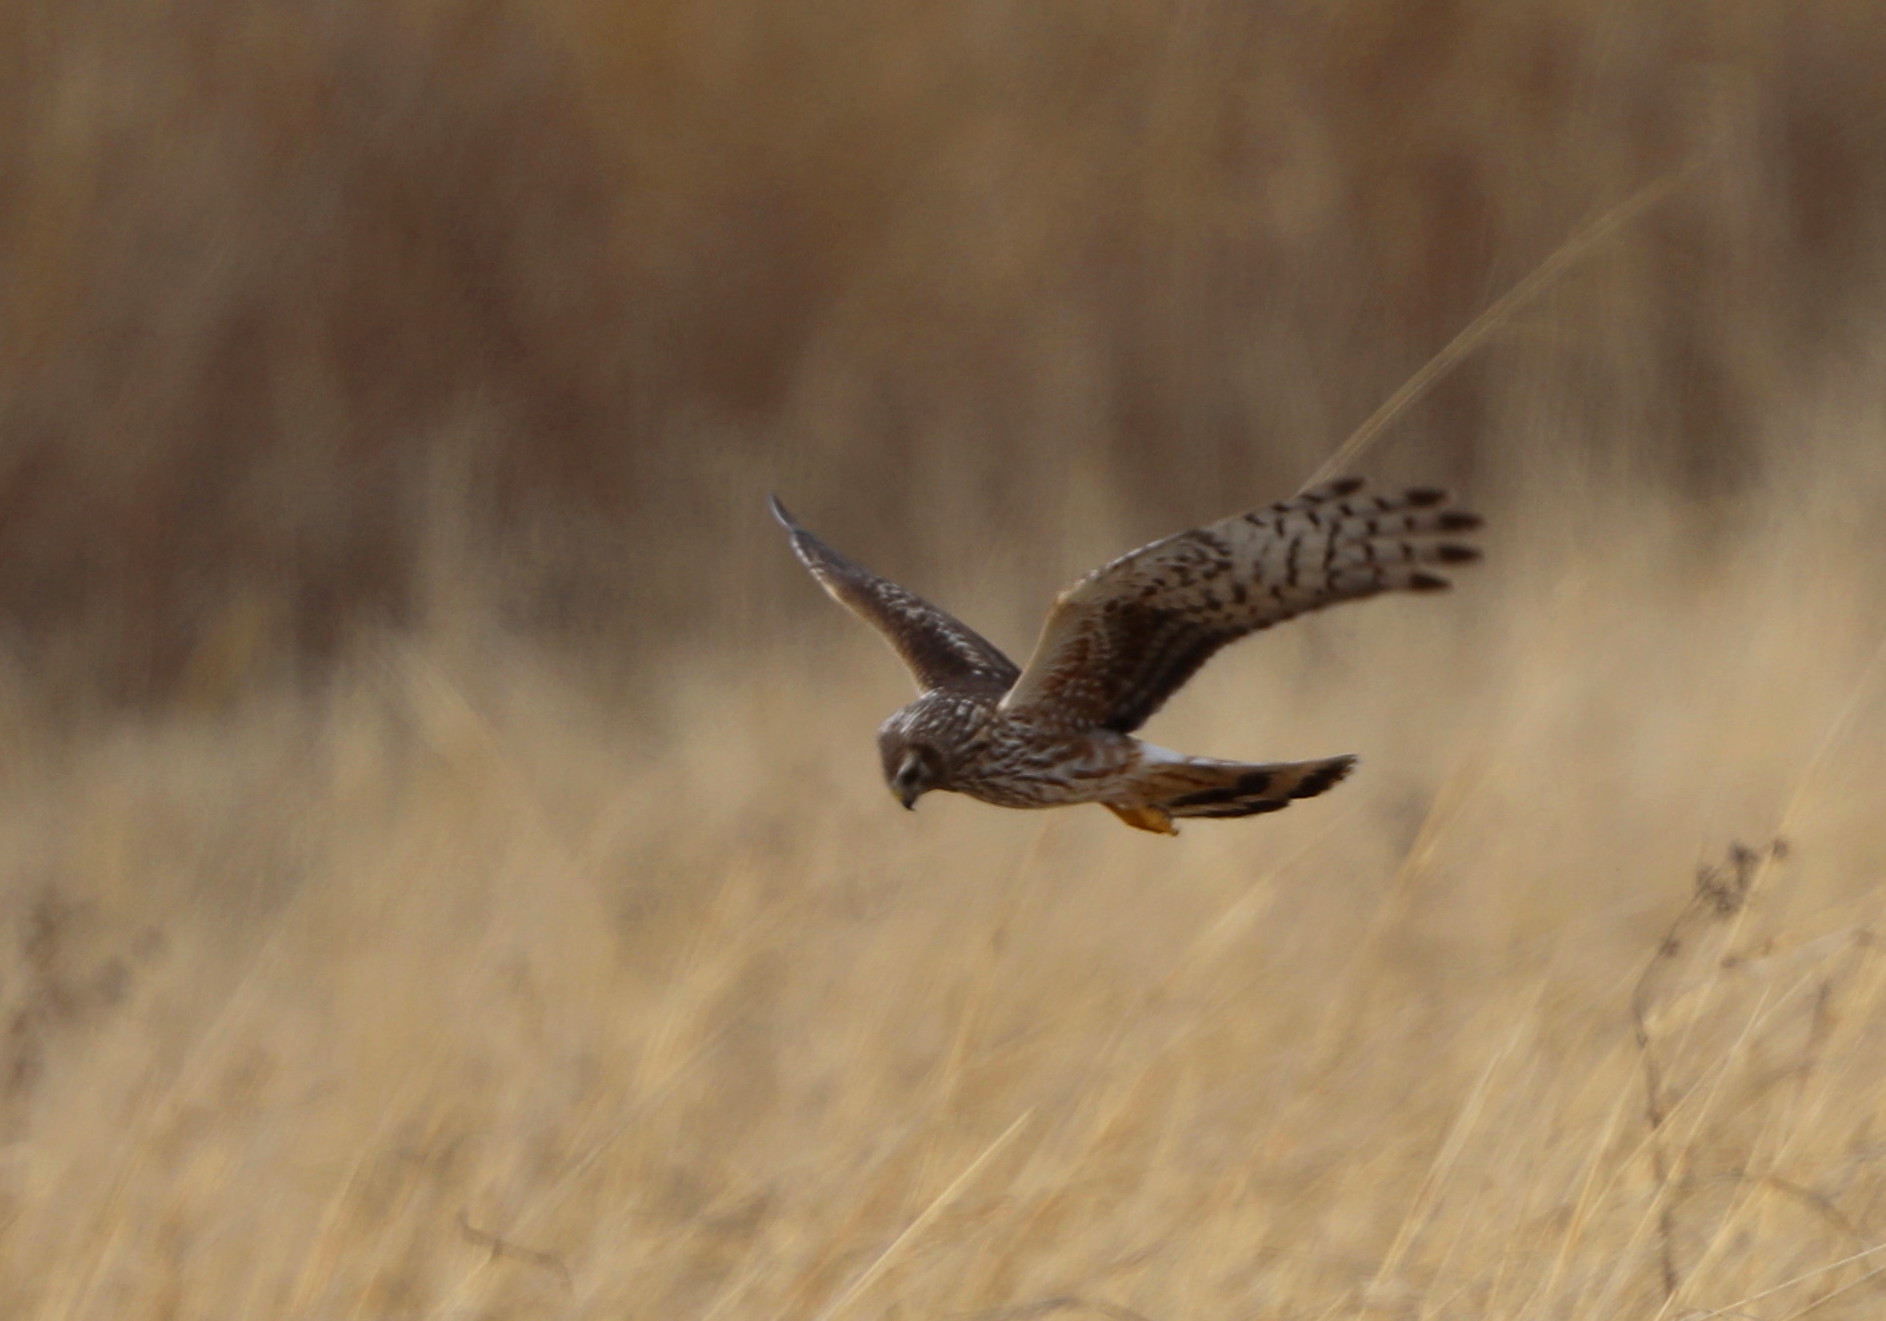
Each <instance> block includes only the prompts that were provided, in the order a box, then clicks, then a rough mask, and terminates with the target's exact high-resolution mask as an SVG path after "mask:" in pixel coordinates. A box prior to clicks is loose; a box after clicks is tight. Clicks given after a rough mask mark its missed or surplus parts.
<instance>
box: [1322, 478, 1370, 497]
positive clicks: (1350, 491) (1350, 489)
mask: <svg viewBox="0 0 1886 1321" xmlns="http://www.w3.org/2000/svg"><path fill="white" fill-rule="evenodd" d="M1363 485H1364V482H1363V479H1362V478H1360V477H1338V478H1337V479H1336V480H1335V481H1333V482H1329V483H1327V484H1326V485H1325V486H1324V487H1323V491H1324V492H1325V493H1326V494H1329V495H1334V496H1344V495H1354V494H1355V493H1356V492H1357V491H1360V490H1361V489H1362V487H1363Z"/></svg>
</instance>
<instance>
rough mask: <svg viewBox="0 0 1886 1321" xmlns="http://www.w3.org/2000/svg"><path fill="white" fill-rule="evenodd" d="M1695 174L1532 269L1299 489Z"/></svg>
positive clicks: (1675, 178) (1333, 471)
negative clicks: (1563, 274)
mask: <svg viewBox="0 0 1886 1321" xmlns="http://www.w3.org/2000/svg"><path fill="white" fill-rule="evenodd" d="M1695 169H1696V164H1695V163H1694V162H1692V163H1691V164H1689V165H1685V166H1682V167H1680V168H1678V169H1675V170H1672V171H1670V172H1669V173H1668V174H1665V175H1662V176H1661V177H1659V178H1658V179H1656V180H1655V181H1654V182H1652V183H1649V184H1647V185H1645V186H1644V187H1643V188H1640V189H1639V190H1638V191H1637V192H1635V193H1633V194H1632V195H1631V196H1629V197H1627V198H1625V199H1624V200H1623V201H1622V202H1619V203H1618V204H1617V205H1616V206H1614V207H1612V208H1611V209H1610V210H1609V211H1606V212H1605V213H1604V214H1603V215H1601V216H1599V217H1598V219H1597V220H1595V221H1593V222H1592V223H1591V224H1590V225H1588V226H1587V227H1586V228H1585V229H1583V230H1582V231H1580V232H1579V233H1577V234H1574V235H1573V236H1572V237H1571V238H1570V239H1567V240H1566V241H1565V242H1564V243H1563V244H1561V245H1560V246H1559V248H1558V249H1557V250H1556V251H1555V252H1553V254H1552V255H1551V256H1549V257H1547V258H1546V259H1545V260H1544V261H1542V262H1540V263H1539V265H1538V266H1536V267H1534V268H1533V270H1532V272H1531V274H1529V275H1527V276H1526V278H1525V279H1523V280H1521V281H1520V282H1519V283H1518V284H1516V285H1514V286H1513V287H1512V288H1511V289H1508V290H1507V291H1506V292H1505V293H1504V294H1503V295H1501V296H1500V298H1499V299H1498V301H1496V302H1495V303H1494V304H1493V305H1492V306H1491V307H1489V308H1487V309H1486V310H1485V311H1484V312H1482V313H1481V314H1480V315H1479V316H1477V317H1475V318H1474V319H1473V320H1472V321H1470V322H1468V323H1467V326H1466V328H1465V329H1464V330H1462V331H1461V332H1460V333H1459V334H1458V335H1456V336H1454V338H1453V339H1451V340H1449V341H1448V342H1447V346H1446V347H1445V348H1443V349H1442V350H1441V351H1440V352H1439V353H1437V354H1435V355H1434V356H1433V357H1432V358H1430V359H1428V361H1427V364H1426V365H1425V366H1424V367H1422V368H1421V370H1420V371H1418V372H1416V373H1415V374H1414V375H1413V376H1410V377H1409V378H1408V379H1407V380H1406V381H1404V382H1402V385H1401V388H1400V389H1398V390H1396V391H1395V392H1394V393H1393V394H1391V395H1389V397H1388V398H1387V399H1385V400H1383V401H1382V404H1381V407H1379V408H1377V409H1376V410H1375V411H1374V412H1373V413H1371V414H1369V416H1368V417H1367V419H1365V420H1364V421H1363V423H1362V425H1361V426H1359V427H1357V428H1356V429H1355V430H1354V431H1353V432H1351V433H1350V435H1349V439H1347V440H1345V441H1344V442H1343V443H1342V444H1340V445H1338V446H1337V447H1336V450H1335V452H1334V453H1332V454H1331V455H1330V456H1329V457H1328V458H1327V459H1325V460H1323V463H1322V466H1320V467H1319V468H1317V470H1316V471H1315V472H1314V473H1312V474H1310V478H1309V480H1308V481H1306V482H1305V483H1304V485H1305V486H1306V487H1307V486H1315V485H1316V484H1317V483H1318V482H1326V481H1328V480H1329V479H1330V478H1332V477H1336V476H1339V475H1340V474H1342V473H1343V472H1344V471H1345V470H1346V469H1347V468H1348V466H1349V465H1350V464H1351V463H1353V462H1355V461H1356V460H1357V459H1358V458H1360V457H1361V456H1362V453H1363V451H1364V450H1366V449H1368V447H1369V446H1370V445H1372V444H1374V443H1375V440H1376V437H1378V436H1380V435H1381V434H1382V432H1383V431H1385V430H1387V428H1388V424H1389V423H1391V422H1393V421H1394V420H1395V419H1396V418H1397V417H1399V416H1401V414H1402V411H1403V410H1404V409H1406V408H1407V407H1408V405H1410V404H1412V403H1413V402H1414V401H1415V400H1417V399H1419V398H1420V397H1421V396H1422V395H1424V394H1426V393H1427V392H1428V390H1429V389H1430V388H1431V387H1432V386H1433V385H1434V384H1435V383H1436V382H1437V381H1439V380H1440V379H1441V378H1442V377H1443V376H1445V375H1447V373H1448V372H1450V371H1452V370H1453V369H1454V366H1455V364H1457V363H1458V362H1459V361H1460V360H1461V359H1462V358H1464V357H1466V356H1467V355H1468V354H1469V353H1472V352H1473V351H1474V350H1475V349H1477V348H1479V347H1480V346H1481V345H1482V344H1484V343H1485V342H1486V340H1487V337H1488V336H1489V335H1491V334H1492V333H1493V332H1494V331H1495V330H1497V329H1499V327H1500V326H1501V324H1502V323H1504V322H1505V321H1506V319H1507V318H1508V317H1510V316H1512V314H1513V313H1514V312H1515V311H1517V310H1518V308H1519V307H1520V305H1521V304H1523V303H1524V302H1525V301H1526V300H1527V299H1529V298H1531V297H1532V296H1533V295H1534V294H1536V293H1538V292H1539V290H1541V289H1543V288H1544V287H1545V286H1546V285H1547V284H1550V283H1551V282H1552V281H1553V280H1555V279H1557V278H1558V276H1559V274H1560V273H1561V272H1563V271H1564V270H1565V269H1566V268H1567V267H1569V266H1570V265H1571V264H1572V263H1573V262H1575V261H1577V260H1578V259H1579V258H1580V257H1582V256H1584V255H1585V254H1586V253H1587V252H1589V251H1591V249H1592V248H1594V247H1596V246H1597V245H1598V244H1599V243H1601V242H1602V241H1603V240H1605V239H1606V238H1609V237H1610V236H1611V235H1612V234H1614V233H1616V232H1617V230H1618V229H1620V228H1621V227H1623V226H1624V225H1626V224H1628V223H1629V222H1630V221H1632V220H1635V219H1636V218H1637V217H1638V216H1640V215H1642V214H1643V213H1644V212H1646V211H1648V210H1649V209H1650V208H1652V207H1654V206H1656V205H1657V204H1658V203H1659V202H1661V201H1663V200H1664V199H1665V198H1667V197H1669V196H1670V195H1671V194H1673V193H1675V192H1676V191H1677V190H1678V189H1679V188H1680V187H1681V186H1682V185H1683V184H1684V183H1686V182H1687V181H1688V180H1689V178H1690V176H1691V174H1692V173H1694V171H1695Z"/></svg>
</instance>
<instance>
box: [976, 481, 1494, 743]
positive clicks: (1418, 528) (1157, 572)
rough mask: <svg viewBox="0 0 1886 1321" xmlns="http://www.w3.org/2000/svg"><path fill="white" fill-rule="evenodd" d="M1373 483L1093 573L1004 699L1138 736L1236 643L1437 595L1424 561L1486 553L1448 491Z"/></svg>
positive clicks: (1065, 604)
mask: <svg viewBox="0 0 1886 1321" xmlns="http://www.w3.org/2000/svg"><path fill="white" fill-rule="evenodd" d="M1361 489H1362V482H1361V480H1360V479H1357V478H1345V479H1342V480H1340V481H1334V482H1330V483H1328V484H1327V485H1324V486H1319V487H1315V488H1313V489H1311V490H1308V491H1305V492H1304V493H1303V494H1301V495H1299V496H1297V497H1296V498H1295V499H1292V500H1284V501H1280V502H1279V503H1277V504H1274V505H1271V506H1270V507H1269V508H1267V509H1259V510H1256V511H1254V512H1252V513H1249V514H1243V515H1240V516H1238V517H1236V518H1227V519H1224V520H1223V521H1221V522H1217V523H1211V524H1208V525H1207V526H1205V527H1201V528H1194V529H1192V530H1191V531H1189V532H1180V533H1178V534H1176V535H1174V536H1170V537H1166V538H1165V539H1163V540H1161V541H1155V542H1153V543H1152V544H1151V545H1150V546H1142V547H1141V548H1140V549H1138V550H1136V551H1134V552H1132V553H1131V554H1129V555H1123V556H1121V557H1120V558H1119V559H1117V560H1115V561H1113V562H1112V563H1111V564H1107V565H1104V566H1102V567H1101V568H1099V569H1096V570H1094V572H1092V573H1090V574H1088V575H1087V576H1086V577H1085V578H1083V579H1081V580H1080V581H1079V582H1077V583H1075V584H1074V585H1073V586H1072V587H1070V588H1068V590H1067V591H1065V592H1063V593H1061V596H1060V598H1059V599H1058V600H1057V601H1056V602H1055V603H1054V608H1053V609H1052V610H1051V611H1049V613H1048V620H1047V623H1046V624H1045V625H1044V626H1043V627H1042V632H1041V641H1040V642H1039V643H1038V644H1036V647H1035V654H1034V656H1033V657H1032V658H1031V659H1030V660H1029V662H1028V667H1027V669H1026V670H1024V671H1023V673H1022V677H1021V679H1020V680H1019V681H1018V682H1017V683H1016V685H1015V687H1014V688H1013V689H1012V690H1011V691H1010V692H1009V694H1008V696H1007V697H1006V698H1005V699H1003V703H1002V705H1003V708H1004V709H1005V710H1011V711H1021V710H1028V711H1032V712H1034V713H1035V714H1037V715H1038V716H1045V717H1051V718H1053V719H1054V720H1055V721H1056V722H1057V723H1066V724H1069V725H1073V726H1076V727H1091V726H1101V727H1104V728H1107V729H1113V730H1118V731H1120V732H1121V733H1126V732H1128V731H1130V730H1134V729H1137V728H1139V726H1140V725H1142V724H1144V723H1145V722H1146V720H1147V719H1148V718H1149V717H1150V716H1151V715H1152V714H1153V712H1155V711H1157V710H1158V709H1159V708H1160V706H1162V705H1163V704H1164V703H1165V701H1166V699H1167V698H1168V697H1170V696H1172V694H1173V693H1175V692H1177V691H1178V689H1179V687H1180V685H1182V684H1183V683H1184V682H1185V681H1186V680H1187V679H1189V678H1191V677H1192V676H1193V675H1194V674H1195V673H1197V672H1198V668H1199V666H1201V665H1203V664H1204V663H1205V662H1206V661H1207V660H1208V659H1210V657H1211V655H1212V653H1214V652H1216V651H1217V650H1218V649H1219V648H1220V647H1222V646H1224V645H1225V644H1226V643H1228V642H1232V641H1235V640H1236V639H1238V638H1241V637H1243V636H1245V635H1246V634H1247V633H1255V632H1256V631H1257V630H1259V629H1262V628H1269V627H1270V626H1271V625H1272V624H1276V623H1281V622H1282V621H1283V620H1286V619H1289V618H1291V617H1292V616H1295V615H1300V614H1303V613H1304V612H1305V611H1308V610H1317V609H1320V608H1322V607H1323V606H1326V605H1334V604H1335V603H1336V602H1338V601H1355V600H1360V599H1362V598H1363V597H1368V596H1374V595H1376V594H1377V593H1378V592H1389V591H1397V590H1400V591H1416V592H1424V591H1438V590H1441V589H1443V588H1446V587H1448V586H1449V585H1450V584H1449V583H1448V581H1447V579H1446V578H1444V577H1442V576H1441V575H1440V574H1438V573H1436V572H1434V571H1433V570H1432V569H1430V568H1427V567H1425V566H1428V565H1434V564H1462V563H1466V562H1467V561H1469V560H1476V559H1479V558H1480V552H1479V550H1478V549H1476V548H1475V547H1473V546H1470V545H1465V544H1463V543H1461V542H1458V541H1449V540H1445V539H1444V538H1445V536H1446V534H1448V533H1456V532H1468V531H1471V530H1472V529H1474V528H1477V527H1479V526H1480V519H1479V517H1478V516H1477V515H1474V514H1469V513H1467V512H1465V511H1464V510H1459V509H1450V508H1448V507H1447V503H1448V499H1449V497H1448V495H1447V493H1446V492H1445V491H1436V490H1431V489H1427V488H1418V489H1415V490H1409V491H1403V492H1401V493H1400V494H1398V495H1374V496H1370V495H1359V494H1358V492H1360V491H1361Z"/></svg>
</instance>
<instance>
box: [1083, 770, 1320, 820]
mask: <svg viewBox="0 0 1886 1321" xmlns="http://www.w3.org/2000/svg"><path fill="white" fill-rule="evenodd" d="M1355 764H1356V759H1355V758H1354V757H1349V756H1344V757H1323V758H1319V759H1318V760H1316V761H1284V762H1268V763H1263V764H1256V763H1251V762H1240V761H1212V760H1210V759H1208V758H1204V757H1188V758H1185V759H1183V760H1179V761H1157V762H1153V763H1151V764H1149V765H1148V766H1147V767H1146V768H1145V769H1144V770H1143V771H1141V772H1140V773H1139V774H1138V775H1136V776H1134V778H1133V780H1132V783H1131V785H1130V786H1129V787H1130V790H1131V792H1132V795H1133V799H1134V801H1133V803H1132V804H1131V805H1118V804H1114V803H1108V804H1107V806H1108V807H1109V808H1111V809H1112V811H1113V813H1114V815H1116V816H1118V817H1119V818H1120V819H1121V820H1122V821H1124V822H1126V823H1127V824H1128V825H1129V826H1134V827H1137V828H1138V829H1140V830H1150V831H1152V832H1154V833H1155V834H1160V835H1176V834H1177V833H1178V827H1177V826H1175V825H1173V822H1174V821H1175V820H1178V819H1182V818H1188V817H1219V818H1223V817H1240V816H1257V815H1258V814H1260V813H1263V812H1280V811H1282V810H1283V809H1284V808H1286V807H1288V806H1290V804H1291V803H1293V802H1295V801H1296V800H1297V799H1299V798H1314V797H1316V796H1317V795H1318V794H1320V793H1323V792H1325V791H1326V790H1329V789H1331V788H1334V787H1335V786H1336V785H1337V784H1338V783H1340V782H1341V781H1342V779H1343V777H1344V776H1346V775H1348V774H1349V772H1350V770H1351V769H1352V768H1353V767H1354V766H1355Z"/></svg>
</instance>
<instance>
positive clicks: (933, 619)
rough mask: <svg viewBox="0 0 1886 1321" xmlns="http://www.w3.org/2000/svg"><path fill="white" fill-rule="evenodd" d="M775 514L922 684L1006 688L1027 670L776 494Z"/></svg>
mask: <svg viewBox="0 0 1886 1321" xmlns="http://www.w3.org/2000/svg"><path fill="white" fill-rule="evenodd" d="M773 517H775V518H777V519H778V520H779V521H780V522H781V523H783V524H784V525H785V527H786V530H787V531H788V532H790V533H791V534H792V548H793V550H794V551H795V552H797V554H798V556H799V562H800V563H801V564H803V565H805V566H806V568H808V569H810V570H812V576H813V577H814V578H817V579H818V580H819V585H820V586H821V587H823V588H824V589H825V590H826V592H828V593H829V594H830V595H831V597H832V599H833V600H835V601H837V602H839V604H841V605H843V606H845V607H847V608H848V609H850V611H851V612H852V613H853V614H855V615H857V616H858V617H859V618H860V619H862V620H864V621H865V623H867V624H870V625H871V626H872V627H874V628H876V629H877V631H878V632H880V633H882V634H883V635H884V638H885V640H886V641H887V642H889V643H890V644H891V646H892V647H893V648H894V649H895V650H896V652H897V654H898V655H899V656H901V657H903V658H904V664H905V665H907V666H909V667H910V672H911V674H912V675H914V676H915V677H916V680H917V684H918V686H919V687H920V688H922V689H924V690H925V691H928V690H929V689H932V688H972V689H992V690H993V691H995V692H998V693H1001V692H1006V691H1008V689H1009V688H1010V687H1011V686H1012V685H1013V684H1014V682H1015V680H1016V678H1017V676H1019V675H1020V673H1021V671H1020V670H1018V669H1016V667H1015V662H1014V661H1012V660H1010V659H1009V658H1008V657H1007V656H1004V655H1003V654H1002V653H1001V652H1000V651H999V650H998V649H997V648H996V647H995V645H994V644H993V643H991V642H990V641H988V639H986V638H984V637H982V636H981V635H980V634H978V633H977V632H976V631H975V630H974V629H972V628H970V627H969V626H968V625H966V624H964V623H962V622H961V621H960V620H958V619H956V618H955V617H953V616H951V615H948V614H945V613H944V612H943V611H941V610H939V609H937V608H936V607H935V606H933V605H931V604H930V603H929V602H928V601H926V600H924V599H923V598H922V597H920V596H918V595H916V594H915V593H913V592H907V591H905V590H904V589H903V588H901V587H899V586H898V585H897V584H896V583H894V582H891V581H890V580H889V579H886V578H880V577H878V576H877V575H876V574H875V573H872V572H871V571H870V570H869V569H867V568H865V567H864V566H863V565H860V564H853V563H852V562H851V561H850V560H848V559H846V558H845V557H844V556H842V555H840V554H839V553H838V552H837V551H835V550H833V549H832V548H831V547H830V546H828V545H826V544H825V543H824V542H822V541H820V540H819V539H818V538H817V537H815V536H813V535H812V534H811V533H810V532H808V531H806V530H805V529H804V528H802V527H800V526H799V524H798V523H797V522H795V521H794V520H793V517H792V515H791V514H789V513H787V512H786V506H784V505H782V504H780V503H779V497H778V496H774V497H773Z"/></svg>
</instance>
